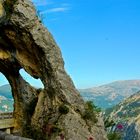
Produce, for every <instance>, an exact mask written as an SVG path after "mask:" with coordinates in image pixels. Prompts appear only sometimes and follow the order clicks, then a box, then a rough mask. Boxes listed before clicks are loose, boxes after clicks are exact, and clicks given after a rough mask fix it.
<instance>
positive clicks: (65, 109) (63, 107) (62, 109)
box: [59, 104, 69, 114]
mask: <svg viewBox="0 0 140 140" xmlns="http://www.w3.org/2000/svg"><path fill="white" fill-rule="evenodd" d="M59 112H60V113H61V114H67V113H68V112H69V108H68V107H67V106H66V105H64V104H62V105H60V106H59Z"/></svg>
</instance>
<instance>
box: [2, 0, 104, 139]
mask: <svg viewBox="0 0 140 140" xmlns="http://www.w3.org/2000/svg"><path fill="white" fill-rule="evenodd" d="M22 68H23V69H25V71H26V72H28V73H29V74H30V75H31V76H32V77H34V78H40V80H41V81H42V83H43V85H44V89H36V88H34V87H32V86H31V85H30V84H29V83H27V82H26V81H25V80H24V79H23V78H22V76H21V75H20V73H19V70H20V69H22ZM0 72H2V73H3V74H4V75H5V77H6V78H7V79H8V81H9V83H10V85H11V87H12V94H13V98H14V118H15V132H17V133H19V134H20V135H22V136H30V137H31V138H34V139H37V140H40V139H41V140H43V139H45V140H47V139H49V140H56V139H60V138H61V137H65V138H66V139H67V140H78V139H80V140H87V139H88V138H89V137H90V136H92V137H93V138H94V139H95V140H105V139H106V135H105V132H104V127H103V123H101V122H100V123H99V124H96V125H95V124H94V125H91V126H90V129H89V125H87V123H86V121H85V120H84V119H83V118H82V114H83V112H84V111H85V108H84V102H83V100H82V98H81V97H80V95H79V93H78V91H77V90H76V89H75V87H74V85H73V82H72V80H71V79H70V77H69V76H68V75H67V73H66V72H65V70H64V62H63V59H62V56H61V52H60V49H59V48H58V46H57V45H56V43H55V41H54V39H53V37H52V35H51V34H50V33H49V31H48V30H47V29H46V28H44V26H43V25H42V23H41V21H39V19H38V18H37V16H36V11H35V9H34V6H33V4H32V3H31V2H30V1H29V0H12V1H11V0H5V1H0ZM91 124H92V123H91Z"/></svg>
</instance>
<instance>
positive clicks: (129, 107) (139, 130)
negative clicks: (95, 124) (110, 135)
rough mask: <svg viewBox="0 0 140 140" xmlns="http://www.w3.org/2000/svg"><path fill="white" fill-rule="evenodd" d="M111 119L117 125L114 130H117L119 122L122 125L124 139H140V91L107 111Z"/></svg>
mask: <svg viewBox="0 0 140 140" xmlns="http://www.w3.org/2000/svg"><path fill="white" fill-rule="evenodd" d="M106 116H109V118H110V120H114V122H115V123H116V125H115V126H114V129H112V130H113V131H117V129H116V126H117V124H121V125H122V130H121V134H122V139H123V140H139V139H140V91H139V92H137V93H136V94H134V95H132V96H130V97H129V98H127V99H126V100H124V101H122V102H121V103H120V104H118V105H117V106H116V107H114V108H112V110H110V111H107V112H106Z"/></svg>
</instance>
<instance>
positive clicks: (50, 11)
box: [40, 7, 69, 14]
mask: <svg viewBox="0 0 140 140" xmlns="http://www.w3.org/2000/svg"><path fill="white" fill-rule="evenodd" d="M68 10H69V8H68V7H57V8H51V9H48V10H45V11H42V12H40V14H46V13H56V12H65V11H68Z"/></svg>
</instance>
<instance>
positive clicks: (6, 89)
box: [0, 85, 14, 112]
mask: <svg viewBox="0 0 140 140" xmlns="http://www.w3.org/2000/svg"><path fill="white" fill-rule="evenodd" d="M13 102H14V101H13V98H12V93H11V87H10V85H3V86H0V112H11V111H13Z"/></svg>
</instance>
